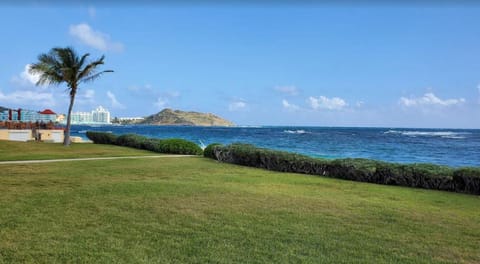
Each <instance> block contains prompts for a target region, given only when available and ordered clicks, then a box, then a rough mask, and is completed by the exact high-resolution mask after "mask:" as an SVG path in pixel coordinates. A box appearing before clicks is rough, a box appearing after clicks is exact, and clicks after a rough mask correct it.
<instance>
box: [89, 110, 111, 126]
mask: <svg viewBox="0 0 480 264" xmlns="http://www.w3.org/2000/svg"><path fill="white" fill-rule="evenodd" d="M92 118H93V122H95V123H107V124H110V112H109V111H108V110H107V109H105V108H103V107H102V106H99V107H97V109H95V110H93V111H92Z"/></svg>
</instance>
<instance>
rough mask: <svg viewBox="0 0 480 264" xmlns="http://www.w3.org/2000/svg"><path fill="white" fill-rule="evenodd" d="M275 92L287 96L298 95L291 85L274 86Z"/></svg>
mask: <svg viewBox="0 0 480 264" xmlns="http://www.w3.org/2000/svg"><path fill="white" fill-rule="evenodd" d="M275 90H276V91H277V92H281V93H284V94H288V95H298V89H297V87H295V86H293V85H288V86H276V87H275Z"/></svg>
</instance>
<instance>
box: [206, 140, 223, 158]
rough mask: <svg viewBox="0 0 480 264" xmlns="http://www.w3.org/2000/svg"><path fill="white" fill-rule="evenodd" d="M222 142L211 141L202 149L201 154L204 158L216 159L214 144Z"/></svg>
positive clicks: (217, 144) (218, 144)
mask: <svg viewBox="0 0 480 264" xmlns="http://www.w3.org/2000/svg"><path fill="white" fill-rule="evenodd" d="M221 145H222V144H220V143H212V144H210V145H208V146H207V147H206V148H205V149H204V150H203V156H204V157H206V158H211V159H217V158H216V157H215V152H214V148H215V147H216V146H221Z"/></svg>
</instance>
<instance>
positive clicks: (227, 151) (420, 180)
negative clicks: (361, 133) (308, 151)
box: [204, 144, 480, 195]
mask: <svg viewBox="0 0 480 264" xmlns="http://www.w3.org/2000/svg"><path fill="white" fill-rule="evenodd" d="M207 149H208V151H207ZM205 150H206V151H205V152H204V155H205V156H206V157H211V158H213V159H216V160H219V161H221V162H227V163H233V164H239V165H244V166H250V167H257V168H263V169H268V170H274V171H281V172H295V173H304V174H312V175H323V176H327V177H334V178H340V179H346V180H353V181H360V182H370V183H377V184H387V185H398V186H408V187H417V188H425V189H436V190H444V191H453V192H461V193H469V194H477V195H478V194H480V168H461V169H452V168H450V167H446V166H439V165H432V164H396V163H388V162H381V161H375V160H368V159H337V160H326V159H317V158H311V157H308V156H304V155H299V154H294V153H289V152H284V151H275V150H269V149H263V148H258V147H255V146H253V145H247V144H231V145H227V146H223V145H219V144H215V145H213V144H212V145H209V146H208V147H207V148H206V149H205Z"/></svg>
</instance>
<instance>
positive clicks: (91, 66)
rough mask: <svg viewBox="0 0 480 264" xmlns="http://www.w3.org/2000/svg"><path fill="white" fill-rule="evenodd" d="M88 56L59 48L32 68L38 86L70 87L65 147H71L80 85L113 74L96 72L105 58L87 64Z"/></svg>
mask: <svg viewBox="0 0 480 264" xmlns="http://www.w3.org/2000/svg"><path fill="white" fill-rule="evenodd" d="M88 56H90V54H89V53H87V54H85V55H83V56H82V57H79V56H78V54H77V53H76V52H75V50H74V49H73V48H71V47H66V48H58V47H57V48H53V49H51V50H50V51H49V52H48V53H43V54H40V55H39V56H38V62H37V63H33V64H31V66H30V70H29V71H30V73H32V74H38V75H39V80H38V82H37V85H43V84H54V85H59V84H61V83H63V82H65V83H66V84H67V86H68V89H67V90H68V91H69V94H70V105H69V107H68V115H67V126H66V128H65V132H64V135H65V136H64V139H63V145H65V146H68V145H70V123H71V114H72V109H73V103H74V101H75V95H76V94H77V90H78V85H79V84H80V83H83V82H89V81H93V80H95V79H96V78H98V77H100V75H102V74H103V73H106V72H113V71H112V70H106V71H101V72H97V71H96V68H97V66H99V65H102V64H103V59H104V58H105V56H102V57H101V58H100V59H97V60H95V61H93V62H90V63H88V64H86V63H87V62H86V59H87V57H88Z"/></svg>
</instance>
